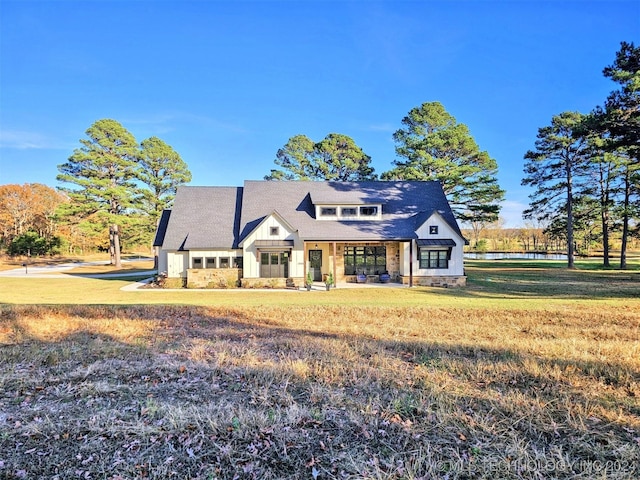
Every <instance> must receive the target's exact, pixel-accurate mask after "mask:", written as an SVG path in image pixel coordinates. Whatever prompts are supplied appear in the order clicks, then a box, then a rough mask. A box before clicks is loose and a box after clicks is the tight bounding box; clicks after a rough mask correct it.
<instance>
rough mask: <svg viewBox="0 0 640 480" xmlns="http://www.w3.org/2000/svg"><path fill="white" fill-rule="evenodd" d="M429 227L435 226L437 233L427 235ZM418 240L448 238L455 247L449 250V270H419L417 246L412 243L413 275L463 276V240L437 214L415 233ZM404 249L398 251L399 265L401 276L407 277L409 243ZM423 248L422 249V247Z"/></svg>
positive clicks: (405, 244) (439, 248)
mask: <svg viewBox="0 0 640 480" xmlns="http://www.w3.org/2000/svg"><path fill="white" fill-rule="evenodd" d="M430 226H437V227H438V233H437V234H432V233H429V227H430ZM416 233H417V234H418V238H422V239H429V240H438V239H445V238H450V239H452V240H453V241H454V242H456V246H455V247H453V248H452V250H451V259H450V260H449V268H424V269H421V268H420V261H419V256H418V255H419V251H418V246H417V244H416V243H415V241H414V243H413V275H415V276H437V275H463V274H464V263H463V248H464V239H463V238H461V237H460V236H459V235H458V234H457V233H456V232H455V231H454V230H453V229H452V228H451V227H450V226H449V224H448V223H447V222H445V221H444V219H443V218H442V217H441V216H440V215H439V214H435V213H434V214H433V215H432V216H431V217H429V219H428V220H427V221H426V222H424V224H422V226H420V228H418V230H417V231H416ZM403 246H404V248H401V251H400V263H401V265H402V272H401V274H402V275H404V276H408V275H409V243H408V242H406V243H404V244H403ZM423 248H424V247H423ZM433 249H434V250H442V248H441V247H433Z"/></svg>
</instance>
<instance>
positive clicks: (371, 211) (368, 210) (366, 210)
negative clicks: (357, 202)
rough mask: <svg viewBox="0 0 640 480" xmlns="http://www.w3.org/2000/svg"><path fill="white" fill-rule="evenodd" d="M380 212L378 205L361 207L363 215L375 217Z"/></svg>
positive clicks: (361, 214)
mask: <svg viewBox="0 0 640 480" xmlns="http://www.w3.org/2000/svg"><path fill="white" fill-rule="evenodd" d="M377 214H378V207H360V216H361V217H375V216H376V215H377Z"/></svg>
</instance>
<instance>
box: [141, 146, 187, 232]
mask: <svg viewBox="0 0 640 480" xmlns="http://www.w3.org/2000/svg"><path fill="white" fill-rule="evenodd" d="M140 147H141V154H140V163H139V167H140V168H139V172H138V178H139V179H140V181H141V182H142V183H143V184H144V188H143V189H142V191H141V196H142V199H141V200H142V202H141V203H142V205H141V209H142V211H143V212H144V213H146V214H147V215H149V217H150V222H149V225H150V227H151V228H152V229H153V230H155V227H156V222H157V221H158V219H159V218H160V214H161V213H162V210H164V209H165V208H170V207H171V205H172V204H173V199H174V198H175V195H176V190H177V188H178V186H180V185H184V184H185V183H189V182H190V181H191V172H190V171H189V167H188V166H187V164H186V163H185V162H184V160H182V157H180V154H179V153H178V152H176V151H175V150H174V149H173V148H172V147H171V146H170V145H167V144H166V143H165V142H164V141H163V140H161V139H159V138H158V137H151V138H148V139H146V140H143V141H142V142H141V143H140Z"/></svg>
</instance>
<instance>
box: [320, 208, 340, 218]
mask: <svg viewBox="0 0 640 480" xmlns="http://www.w3.org/2000/svg"><path fill="white" fill-rule="evenodd" d="M337 214H338V209H337V208H336V207H322V208H321V209H320V215H322V216H323V217H335V216H336V215H337Z"/></svg>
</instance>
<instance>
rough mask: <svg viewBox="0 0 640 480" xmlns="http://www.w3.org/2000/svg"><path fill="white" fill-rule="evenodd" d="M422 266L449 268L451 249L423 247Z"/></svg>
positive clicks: (421, 251) (421, 253) (421, 254)
mask: <svg viewBox="0 0 640 480" xmlns="http://www.w3.org/2000/svg"><path fill="white" fill-rule="evenodd" d="M420 268H449V251H448V250H425V249H422V248H421V249H420Z"/></svg>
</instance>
